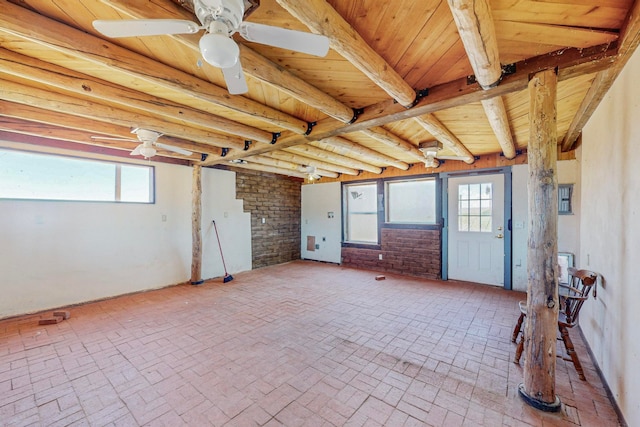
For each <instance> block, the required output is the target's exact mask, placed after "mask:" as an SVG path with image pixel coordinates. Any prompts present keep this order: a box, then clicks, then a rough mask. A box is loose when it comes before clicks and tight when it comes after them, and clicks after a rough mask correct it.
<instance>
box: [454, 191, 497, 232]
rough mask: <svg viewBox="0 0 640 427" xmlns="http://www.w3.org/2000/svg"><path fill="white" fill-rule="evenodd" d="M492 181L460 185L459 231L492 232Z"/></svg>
mask: <svg viewBox="0 0 640 427" xmlns="http://www.w3.org/2000/svg"><path fill="white" fill-rule="evenodd" d="M492 199H493V187H492V184H491V183H482V184H463V185H459V186H458V231H470V232H491V231H492V221H491V218H492V215H493V200H492Z"/></svg>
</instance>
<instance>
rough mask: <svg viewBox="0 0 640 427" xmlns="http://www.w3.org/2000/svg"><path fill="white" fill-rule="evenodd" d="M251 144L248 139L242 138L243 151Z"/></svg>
mask: <svg viewBox="0 0 640 427" xmlns="http://www.w3.org/2000/svg"><path fill="white" fill-rule="evenodd" d="M250 145H251V141H250V140H248V139H245V140H244V151H247V150H248V149H249V146H250Z"/></svg>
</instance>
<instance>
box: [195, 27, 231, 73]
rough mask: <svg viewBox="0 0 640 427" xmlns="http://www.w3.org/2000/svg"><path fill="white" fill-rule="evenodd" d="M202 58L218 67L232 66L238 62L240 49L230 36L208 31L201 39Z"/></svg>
mask: <svg viewBox="0 0 640 427" xmlns="http://www.w3.org/2000/svg"><path fill="white" fill-rule="evenodd" d="M200 52H201V53H202V58H204V60H205V61H207V62H208V63H209V64H211V65H213V66H214V67H218V68H230V67H233V66H234V65H235V64H236V62H238V57H239V56H240V49H239V48H238V45H237V44H236V43H235V42H234V41H233V40H232V39H230V38H229V37H226V36H223V35H222V34H219V33H208V34H205V35H204V36H202V38H201V39H200Z"/></svg>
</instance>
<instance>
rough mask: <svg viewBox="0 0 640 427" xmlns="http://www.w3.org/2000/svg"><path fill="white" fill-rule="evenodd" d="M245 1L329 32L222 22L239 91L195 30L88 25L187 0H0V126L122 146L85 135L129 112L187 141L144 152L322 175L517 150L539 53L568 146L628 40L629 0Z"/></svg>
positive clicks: (282, 21)
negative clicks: (154, 31)
mask: <svg viewBox="0 0 640 427" xmlns="http://www.w3.org/2000/svg"><path fill="white" fill-rule="evenodd" d="M252 3H256V4H257V5H258V6H257V7H256V8H255V9H254V10H252V11H251V13H250V14H248V16H246V17H245V19H246V20H247V21H249V22H255V23H261V24H267V25H272V26H278V27H283V28H288V29H295V30H300V31H306V32H313V33H317V34H323V35H326V36H327V37H329V40H330V46H331V49H330V50H329V53H328V54H327V56H326V57H314V56H310V55H307V54H302V53H296V52H292V51H287V50H285V49H279V48H275V47H269V46H265V45H260V44H256V43H249V42H247V41H245V40H244V39H242V38H241V37H239V36H238V35H237V34H236V35H235V36H234V40H235V41H236V42H237V43H238V44H239V45H240V51H241V54H240V60H241V63H242V65H243V69H244V73H245V75H246V77H247V84H248V88H249V91H248V92H247V93H246V94H244V95H229V93H228V91H227V89H226V85H225V81H224V78H223V75H222V73H221V71H220V70H219V69H218V68H215V67H213V66H211V65H209V64H207V63H206V62H204V61H202V59H201V54H200V51H199V47H198V42H199V39H200V37H201V36H202V34H203V32H200V33H198V34H193V35H173V36H169V35H163V36H148V37H127V38H117V39H110V38H108V37H105V36H103V35H101V34H100V33H98V32H97V31H96V30H95V29H94V28H93V26H92V22H93V21H94V20H96V19H141V18H146V19H155V18H177V19H188V20H192V21H197V20H196V18H195V16H194V15H193V14H192V13H191V11H190V9H191V8H192V5H191V2H190V1H187V0H182V1H181V0H175V1H172V0H131V1H130V0H85V1H82V2H77V1H75V0H57V1H55V2H52V1H50V0H13V1H6V0H0V139H4V140H9V141H11V140H13V141H24V140H25V137H24V135H29V136H31V138H29V139H28V141H30V142H31V143H33V142H35V143H40V144H43V145H46V144H47V141H52V140H57V141H60V140H62V141H69V142H71V143H72V144H69V146H70V147H76V148H78V149H81V148H82V147H86V145H87V144H89V145H98V146H106V147H109V148H115V149H122V150H127V151H131V150H132V149H133V148H134V147H136V146H137V145H138V143H137V142H135V141H134V142H131V141H114V140H98V139H95V138H93V137H95V136H104V137H118V138H131V137H132V136H133V137H134V138H135V136H134V135H132V134H131V133H130V130H131V129H132V128H144V129H150V130H154V131H157V132H160V133H162V134H163V136H161V137H160V139H159V142H163V143H165V144H169V145H173V146H176V147H180V148H184V149H187V150H190V151H192V152H193V154H192V155H190V156H184V155H180V154H176V153H172V152H170V151H163V150H159V152H158V155H157V156H156V157H154V158H152V161H156V160H158V161H162V159H163V158H164V157H165V156H166V157H177V158H181V159H185V160H186V161H188V162H192V163H193V164H202V165H205V166H210V165H218V164H223V165H229V162H230V161H234V162H235V163H234V164H233V166H234V167H246V168H251V169H258V170H266V171H271V172H276V173H281V174H285V175H290V176H298V177H305V176H306V171H303V170H304V167H306V166H315V167H316V168H317V173H318V174H320V175H324V176H326V177H331V178H336V177H339V176H341V175H343V176H344V175H348V176H357V175H358V174H359V173H360V172H361V171H366V172H370V173H372V174H379V173H381V172H382V170H383V169H384V168H387V169H390V168H396V169H398V170H406V169H408V168H409V167H410V165H414V164H416V165H422V164H423V161H424V156H423V154H422V152H421V151H420V150H418V144H419V143H421V142H425V141H435V140H439V141H440V142H441V143H442V144H443V147H444V148H443V150H442V151H441V152H440V153H439V155H443V156H453V155H456V156H459V158H460V160H458V161H460V162H464V164H467V165H471V164H473V162H474V161H475V160H476V159H477V158H478V157H479V156H484V155H490V154H496V153H503V154H504V156H505V157H507V158H513V157H514V156H515V155H516V154H517V153H519V152H521V151H524V150H526V147H527V138H528V129H527V126H528V119H527V114H528V95H527V91H526V87H527V81H528V76H529V75H530V74H531V73H532V72H536V71H539V70H543V69H549V68H556V69H557V70H558V76H559V81H560V83H559V87H558V136H559V140H558V144H559V145H560V146H561V148H562V149H563V150H564V151H568V150H571V149H572V148H575V145H576V141H579V138H578V136H579V134H580V131H581V128H582V126H583V125H584V124H585V122H586V120H587V119H588V118H589V116H590V114H591V113H592V112H593V110H594V109H595V107H596V106H597V104H598V102H599V101H600V100H601V99H602V97H603V96H604V94H605V92H606V90H607V89H608V88H609V86H610V85H611V83H612V82H613V80H614V79H615V77H616V76H617V75H618V73H619V72H620V70H621V68H622V67H623V66H624V64H625V62H626V61H627V59H628V58H629V56H630V55H631V54H632V53H633V51H634V50H635V48H636V46H637V44H638V41H639V39H640V37H639V35H640V30H639V28H640V26H639V23H638V19H639V18H638V16H639V15H640V13H638V12H639V11H638V9H639V5H638V3H637V2H635V3H634V2H633V1H632V0H598V1H596V0H582V1H579V0H448V1H439V0H397V1H393V2H389V1H382V0H358V1H351V0H328V1H325V0H308V1H296V0H260V1H259V2H257V1H252ZM356 113H357V114H356ZM354 118H355V121H353V123H350V122H351V121H352V120H353V119H354ZM311 124H314V125H313V126H312V125H311ZM275 136H277V139H276V138H275ZM33 137H41V138H42V139H41V138H33ZM274 140H275V143H274V144H272V142H273V141H274ZM247 141H249V142H247ZM203 155H206V156H203ZM203 159H204V160H203ZM240 161H242V162H241V163H238V162H240ZM422 167H424V166H422ZM430 170H431V169H426V171H430Z"/></svg>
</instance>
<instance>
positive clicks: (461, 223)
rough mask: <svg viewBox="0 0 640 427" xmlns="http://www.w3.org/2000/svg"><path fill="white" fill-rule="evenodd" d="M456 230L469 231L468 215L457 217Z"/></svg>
mask: <svg viewBox="0 0 640 427" xmlns="http://www.w3.org/2000/svg"><path fill="white" fill-rule="evenodd" d="M458 231H469V216H467V215H464V216H459V217H458Z"/></svg>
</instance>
